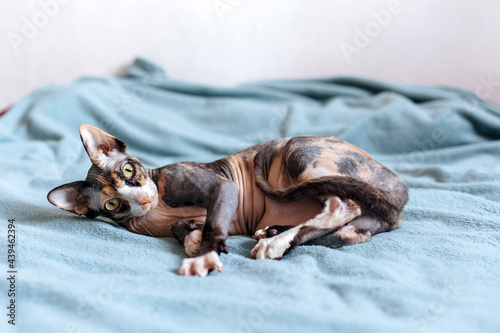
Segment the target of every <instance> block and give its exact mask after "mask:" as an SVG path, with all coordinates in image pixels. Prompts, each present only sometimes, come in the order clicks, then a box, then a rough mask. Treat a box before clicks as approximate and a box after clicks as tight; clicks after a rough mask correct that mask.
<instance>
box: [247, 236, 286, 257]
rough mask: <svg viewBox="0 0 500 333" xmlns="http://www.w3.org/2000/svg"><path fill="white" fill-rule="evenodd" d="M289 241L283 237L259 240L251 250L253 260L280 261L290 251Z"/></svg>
mask: <svg viewBox="0 0 500 333" xmlns="http://www.w3.org/2000/svg"><path fill="white" fill-rule="evenodd" d="M290 247H291V245H290V241H289V240H287V239H286V238H285V237H273V238H261V239H259V241H258V242H257V244H256V245H255V246H254V248H253V249H252V252H251V254H252V258H253V259H277V260H279V259H281V258H282V257H283V255H284V254H285V253H286V252H287V251H288V250H289V249H290Z"/></svg>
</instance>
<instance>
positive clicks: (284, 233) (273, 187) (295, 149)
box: [48, 125, 408, 276]
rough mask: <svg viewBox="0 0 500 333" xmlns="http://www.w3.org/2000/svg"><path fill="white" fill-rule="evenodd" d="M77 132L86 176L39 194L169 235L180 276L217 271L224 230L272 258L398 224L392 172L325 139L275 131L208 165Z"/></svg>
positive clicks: (401, 187) (85, 128)
mask: <svg viewBox="0 0 500 333" xmlns="http://www.w3.org/2000/svg"><path fill="white" fill-rule="evenodd" d="M80 136H81V139H82V142H83V145H84V147H85V149H86V151H87V153H88V155H89V158H90V160H91V161H92V167H91V168H90V170H89V172H88V175H87V178H86V179H85V180H84V181H76V182H72V183H69V184H64V185H61V186H59V187H56V188H55V189H53V190H52V191H50V193H49V194H48V200H49V201H50V202H51V203H52V204H54V205H55V206H57V207H59V208H61V209H64V210H66V211H69V212H72V213H74V214H78V215H84V216H86V217H88V218H90V219H93V218H98V219H101V220H104V221H112V222H114V223H117V224H119V225H121V226H123V227H124V228H126V229H127V230H129V231H131V232H135V233H138V234H143V235H148V236H153V237H175V238H177V239H178V240H179V242H180V243H181V244H183V245H184V246H185V250H186V253H187V254H188V256H189V257H191V258H188V259H184V261H183V262H182V265H181V268H180V269H179V274H181V275H197V276H206V275H207V274H208V273H209V272H210V271H212V270H214V269H215V270H218V271H222V263H221V261H220V258H219V256H220V254H221V253H222V252H224V253H227V252H228V249H227V246H226V238H227V237H228V236H229V235H254V234H255V238H256V239H257V240H258V242H257V244H256V245H255V247H254V248H253V249H252V251H251V255H252V257H253V258H255V259H267V258H270V259H280V258H282V257H283V255H285V254H286V253H287V252H288V251H290V250H291V249H292V248H293V247H295V246H297V245H301V244H305V245H323V246H329V247H340V246H344V245H353V244H357V243H360V242H366V241H369V240H370V239H371V237H372V236H373V235H375V234H377V233H380V232H385V231H390V230H393V229H396V228H398V227H399V226H400V225H401V223H402V220H403V208H404V206H405V205H406V202H407V201H408V189H407V187H406V185H405V183H404V182H403V180H402V179H401V178H400V177H398V176H397V175H396V174H394V173H393V172H392V171H391V170H389V169H388V168H386V167H385V166H383V165H382V164H380V163H378V162H376V161H375V160H373V158H371V157H370V156H369V155H368V154H367V153H365V152H364V151H362V150H361V149H359V148H357V147H356V146H353V145H351V144H349V143H347V142H345V141H343V140H341V139H338V138H334V137H323V136H300V137H293V138H284V139H278V140H275V141H269V142H265V143H262V144H258V145H255V146H252V147H249V148H246V149H244V150H242V151H239V152H237V153H235V154H232V155H229V156H227V157H225V158H222V159H220V160H217V161H214V162H211V163H196V162H180V163H174V164H170V165H166V166H163V167H160V168H157V169H148V168H146V167H144V166H143V165H142V164H141V163H140V162H139V161H138V160H137V158H135V157H134V156H132V155H131V154H130V153H128V152H127V149H126V144H125V143H124V142H122V141H120V140H118V139H117V138H115V137H114V136H111V135H110V134H108V133H105V132H103V131H102V130H100V129H98V128H96V127H93V126H90V125H82V126H80ZM110 202H111V203H110Z"/></svg>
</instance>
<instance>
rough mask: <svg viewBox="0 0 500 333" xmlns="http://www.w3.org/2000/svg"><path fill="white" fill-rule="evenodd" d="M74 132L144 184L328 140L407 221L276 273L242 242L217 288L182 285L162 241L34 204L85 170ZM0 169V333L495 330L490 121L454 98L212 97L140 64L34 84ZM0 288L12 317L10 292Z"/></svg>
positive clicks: (173, 252)
mask: <svg viewBox="0 0 500 333" xmlns="http://www.w3.org/2000/svg"><path fill="white" fill-rule="evenodd" d="M82 123H87V124H91V125H94V126H97V127H99V128H101V129H103V130H105V131H106V132H108V133H111V134H113V135H115V136H117V137H118V138H119V139H121V140H123V141H124V142H126V143H127V144H128V149H129V151H130V152H131V153H132V154H134V155H135V156H137V157H138V158H139V160H141V161H142V162H143V164H145V165H146V166H147V167H150V168H153V167H158V166H161V165H165V164H167V163H173V162H177V161H183V160H192V161H200V162H207V161H211V160H215V159H217V158H220V157H222V156H224V155H227V154H230V153H233V152H236V151H238V150H240V149H243V148H245V147H247V146H249V145H252V144H256V143H259V142H263V141H267V140H272V139H276V138H279V137H288V136H295V135H302V134H321V135H328V136H337V137H340V138H342V139H344V140H346V141H348V142H350V143H353V144H355V145H357V146H359V147H361V148H362V149H364V150H366V151H367V152H368V153H370V154H372V155H373V156H374V157H375V158H376V159H377V160H378V161H380V162H382V163H383V164H385V165H387V166H388V167H390V168H391V169H392V170H394V171H395V172H396V173H398V174H399V175H400V176H401V177H403V178H404V180H405V181H406V183H407V184H408V186H409V188H410V200H409V202H408V204H407V206H406V208H405V211H404V213H405V221H404V223H403V225H402V227H401V228H400V229H397V230H395V231H392V232H389V233H383V234H379V235H377V236H375V237H374V238H373V239H372V241H370V242H368V243H364V244H358V245H354V246H348V247H343V248H339V249H330V248H326V247H318V246H300V247H297V248H295V249H293V250H292V251H291V252H290V253H289V254H288V255H286V256H285V257H284V258H283V259H282V260H280V261H273V260H252V259H251V258H250V250H251V249H252V247H253V246H254V244H255V240H254V239H252V238H251V237H250V236H233V237H230V238H229V239H228V247H229V254H227V255H225V254H223V255H222V256H221V260H222V263H223V265H224V270H223V272H222V273H218V272H212V273H211V274H210V275H209V276H208V277H207V278H198V277H182V276H179V275H178V274H177V269H178V268H179V265H180V263H181V261H182V259H183V258H185V254H184V251H183V248H182V246H181V245H180V244H179V243H178V242H177V241H176V240H175V239H169V238H151V237H147V236H142V235H137V234H133V233H130V232H128V231H127V230H125V229H123V228H121V227H119V226H116V225H113V224H109V223H105V222H101V221H97V220H88V219H85V218H81V217H78V216H73V215H71V214H69V213H66V212H64V211H62V210H59V209H57V208H55V207H53V206H52V205H51V204H50V203H49V202H48V201H47V199H46V195H47V193H48V192H49V191H50V190H51V189H52V188H54V187H56V186H58V185H61V184H63V183H66V182H70V181H74V180H81V179H83V178H84V177H85V175H86V172H87V171H88V169H89V167H90V161H89V159H88V157H87V155H86V153H85V151H84V148H83V146H82V144H81V142H80V137H79V135H78V127H79V125H80V124H82ZM0 168H1V170H2V175H1V176H0V220H1V222H2V223H1V228H2V231H1V233H0V237H1V239H2V241H1V244H2V249H1V252H2V253H4V254H3V255H2V256H3V258H2V262H3V263H4V264H5V263H7V251H8V244H12V243H8V242H7V241H8V230H9V229H8V228H9V227H8V225H9V224H10V225H14V226H15V230H16V233H15V235H16V238H15V239H16V240H15V245H14V247H11V248H14V249H15V261H14V266H13V267H9V266H7V265H5V266H3V267H4V269H3V272H2V273H4V274H5V275H7V274H10V275H11V273H7V272H8V271H14V272H15V273H12V274H14V275H15V276H16V279H15V289H16V295H15V298H14V299H15V306H16V310H15V313H16V316H15V324H16V325H15V326H13V325H10V324H8V322H7V321H8V320H10V319H9V316H7V317H6V316H5V314H3V315H2V318H3V319H2V323H1V324H2V327H4V328H5V330H4V329H2V332H5V331H6V330H7V329H8V330H10V331H12V332H14V331H15V332H197V331H204V332H313V331H314V332H498V331H499V330H500V317H499V316H498V313H499V312H500V302H499V299H500V279H499V276H500V108H499V107H498V106H494V105H491V104H488V103H486V102H484V101H482V100H480V99H478V98H477V97H475V96H474V95H473V94H472V93H469V92H467V91H462V90H457V89H452V88H446V87H430V86H417V85H405V84H395V83H388V82H381V81H375V80H368V79H363V78H353V77H339V78H331V79H321V80H286V81H264V82H256V83H248V84H243V85H238V86H235V87H231V88H227V87H225V88H223V87H213V86H207V85H199V84H195V83H188V82H184V81H178V80H175V79H173V78H170V77H169V76H168V75H167V74H166V73H165V71H164V70H163V69H162V68H160V67H159V66H157V65H156V64H154V63H152V62H150V61H148V60H146V59H137V60H136V61H135V62H134V63H133V65H131V66H130V68H128V69H127V70H126V72H125V73H124V74H123V75H121V76H119V77H106V78H103V77H84V78H81V79H79V80H77V81H75V82H73V83H72V84H69V85H50V86H45V87H43V88H40V89H38V90H36V91H34V92H32V93H31V94H29V95H28V96H26V97H25V98H24V99H22V100H21V101H19V102H18V103H17V104H16V105H14V106H13V107H12V109H10V110H9V111H8V112H6V113H4V114H3V115H2V116H1V117H0ZM12 219H14V220H15V221H13V222H10V223H9V222H8V220H12ZM11 228H12V227H11ZM5 275H4V276H5ZM10 275H9V276H10ZM0 281H1V282H0V292H1V294H2V297H1V299H2V308H3V309H4V310H3V312H7V314H8V313H9V311H10V310H9V309H7V310H5V307H6V306H9V304H10V303H8V302H10V299H11V297H6V293H7V290H8V289H9V288H10V287H11V284H10V281H9V280H7V279H5V278H2V279H1V280H0Z"/></svg>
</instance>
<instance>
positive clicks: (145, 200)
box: [139, 195, 151, 205]
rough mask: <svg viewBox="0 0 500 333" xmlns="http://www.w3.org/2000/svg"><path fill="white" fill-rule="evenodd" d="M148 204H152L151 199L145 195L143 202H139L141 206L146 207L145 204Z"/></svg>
mask: <svg viewBox="0 0 500 333" xmlns="http://www.w3.org/2000/svg"><path fill="white" fill-rule="evenodd" d="M148 203H151V200H150V199H149V197H148V196H147V195H145V196H144V197H143V198H142V199H141V201H139V204H141V205H145V204H148Z"/></svg>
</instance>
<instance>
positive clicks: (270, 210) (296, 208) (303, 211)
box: [252, 198, 321, 233]
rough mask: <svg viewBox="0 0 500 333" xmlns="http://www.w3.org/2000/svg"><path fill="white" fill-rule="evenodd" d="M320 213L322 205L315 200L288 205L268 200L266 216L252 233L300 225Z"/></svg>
mask: <svg viewBox="0 0 500 333" xmlns="http://www.w3.org/2000/svg"><path fill="white" fill-rule="evenodd" d="M319 213H321V204H320V203H319V201H318V200H316V199H313V198H307V199H303V200H299V201H296V202H287V203H279V202H276V201H274V200H272V199H269V198H266V208H265V212H264V215H263V216H262V219H261V220H260V221H259V223H258V224H257V226H256V227H255V230H252V233H254V232H255V231H257V230H259V229H263V228H265V227H268V226H273V225H298V224H300V223H303V222H305V221H307V220H309V219H312V218H313V217H315V216H316V215H318V214H319Z"/></svg>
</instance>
